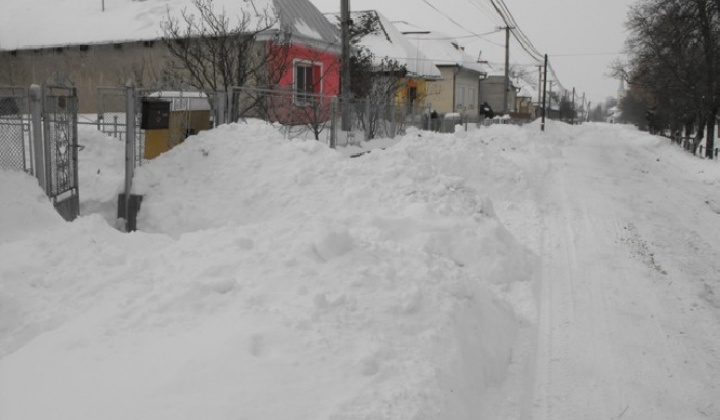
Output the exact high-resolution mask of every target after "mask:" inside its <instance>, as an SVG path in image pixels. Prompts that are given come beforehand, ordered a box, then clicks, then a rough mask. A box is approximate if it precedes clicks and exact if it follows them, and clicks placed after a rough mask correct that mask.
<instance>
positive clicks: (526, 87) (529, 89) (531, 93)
mask: <svg viewBox="0 0 720 420" xmlns="http://www.w3.org/2000/svg"><path fill="white" fill-rule="evenodd" d="M513 84H514V85H515V87H517V88H520V91H519V92H518V94H517V96H518V97H519V98H531V99H532V98H537V89H535V86H533V85H532V84H530V83H529V82H527V81H526V80H524V79H522V78H519V79H517V80H514V81H513Z"/></svg>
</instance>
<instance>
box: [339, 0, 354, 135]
mask: <svg viewBox="0 0 720 420" xmlns="http://www.w3.org/2000/svg"><path fill="white" fill-rule="evenodd" d="M351 24H352V21H351V20H350V0H340V28H341V31H342V39H341V42H342V57H341V69H340V70H341V72H342V74H341V76H340V78H341V81H342V83H341V85H340V94H341V98H342V101H341V103H340V106H341V107H342V108H341V109H342V130H343V131H350V89H351V88H350V25H351Z"/></svg>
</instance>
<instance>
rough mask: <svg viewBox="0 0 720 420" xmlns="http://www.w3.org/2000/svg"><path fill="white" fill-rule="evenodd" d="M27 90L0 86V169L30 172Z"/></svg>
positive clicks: (30, 153) (30, 152) (30, 154)
mask: <svg viewBox="0 0 720 420" xmlns="http://www.w3.org/2000/svg"><path fill="white" fill-rule="evenodd" d="M28 112H29V111H28V92H27V89H25V88H22V87H14V86H4V87H3V86H0V169H7V170H20V171H27V172H32V161H31V156H32V151H31V148H32V142H31V138H30V118H29V115H28Z"/></svg>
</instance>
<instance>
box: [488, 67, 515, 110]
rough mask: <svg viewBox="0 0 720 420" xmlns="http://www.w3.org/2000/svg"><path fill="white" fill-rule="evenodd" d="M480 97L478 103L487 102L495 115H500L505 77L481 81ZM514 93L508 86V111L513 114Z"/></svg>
mask: <svg viewBox="0 0 720 420" xmlns="http://www.w3.org/2000/svg"><path fill="white" fill-rule="evenodd" d="M480 89H481V95H480V102H487V103H488V104H489V105H490V106H491V107H492V109H493V111H495V115H501V114H502V112H503V109H504V107H503V100H504V95H505V77H504V76H489V77H488V78H487V79H485V80H483V81H482V82H481V84H480ZM516 96H517V94H516V92H515V89H513V87H512V85H510V91H509V92H508V111H509V112H515V107H516V102H517V99H516Z"/></svg>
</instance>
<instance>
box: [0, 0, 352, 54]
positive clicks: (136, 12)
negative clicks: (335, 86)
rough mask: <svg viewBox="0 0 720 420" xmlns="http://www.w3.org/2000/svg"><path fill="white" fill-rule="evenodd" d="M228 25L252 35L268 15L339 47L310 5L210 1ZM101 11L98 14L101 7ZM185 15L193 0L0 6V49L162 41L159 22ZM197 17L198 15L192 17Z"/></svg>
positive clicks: (49, 0) (301, 0)
mask: <svg viewBox="0 0 720 420" xmlns="http://www.w3.org/2000/svg"><path fill="white" fill-rule="evenodd" d="M212 3H213V8H214V9H215V10H216V11H217V12H218V13H221V12H223V11H224V12H225V14H226V16H227V17H229V18H230V19H231V22H232V23H233V25H232V26H237V22H239V19H240V17H241V16H243V15H245V16H246V17H249V18H250V21H249V24H248V25H247V27H248V28H249V29H250V30H255V28H259V27H263V26H265V25H264V24H263V17H264V16H265V15H266V13H267V14H269V16H271V18H274V17H278V18H279V19H272V20H273V21H274V24H273V25H272V27H271V28H270V29H269V30H270V31H277V30H279V29H280V28H281V27H282V28H283V29H286V30H289V31H290V32H291V35H292V36H293V37H296V38H301V39H306V40H314V41H322V42H326V43H331V44H339V35H338V33H337V30H336V28H335V27H334V26H333V25H330V24H329V22H327V20H326V19H325V18H324V17H323V15H322V14H321V13H320V12H319V11H318V10H317V8H316V7H315V6H314V5H313V4H312V3H310V1H309V0H213V1H212ZM103 4H104V7H105V10H104V11H103V10H102V7H103ZM183 10H186V11H188V12H189V13H192V12H196V8H195V6H194V5H193V0H144V1H135V0H104V1H102V2H101V1H100V0H95V1H89V0H62V1H60V0H23V1H2V4H1V5H0V50H16V49H26V48H37V47H47V46H62V45H77V44H101V43H108V42H125V41H145V40H154V39H159V38H161V37H162V35H163V32H162V27H161V25H162V23H163V22H166V21H168V18H173V19H175V18H180V19H181V14H182V12H183ZM195 14H197V13H195Z"/></svg>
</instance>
